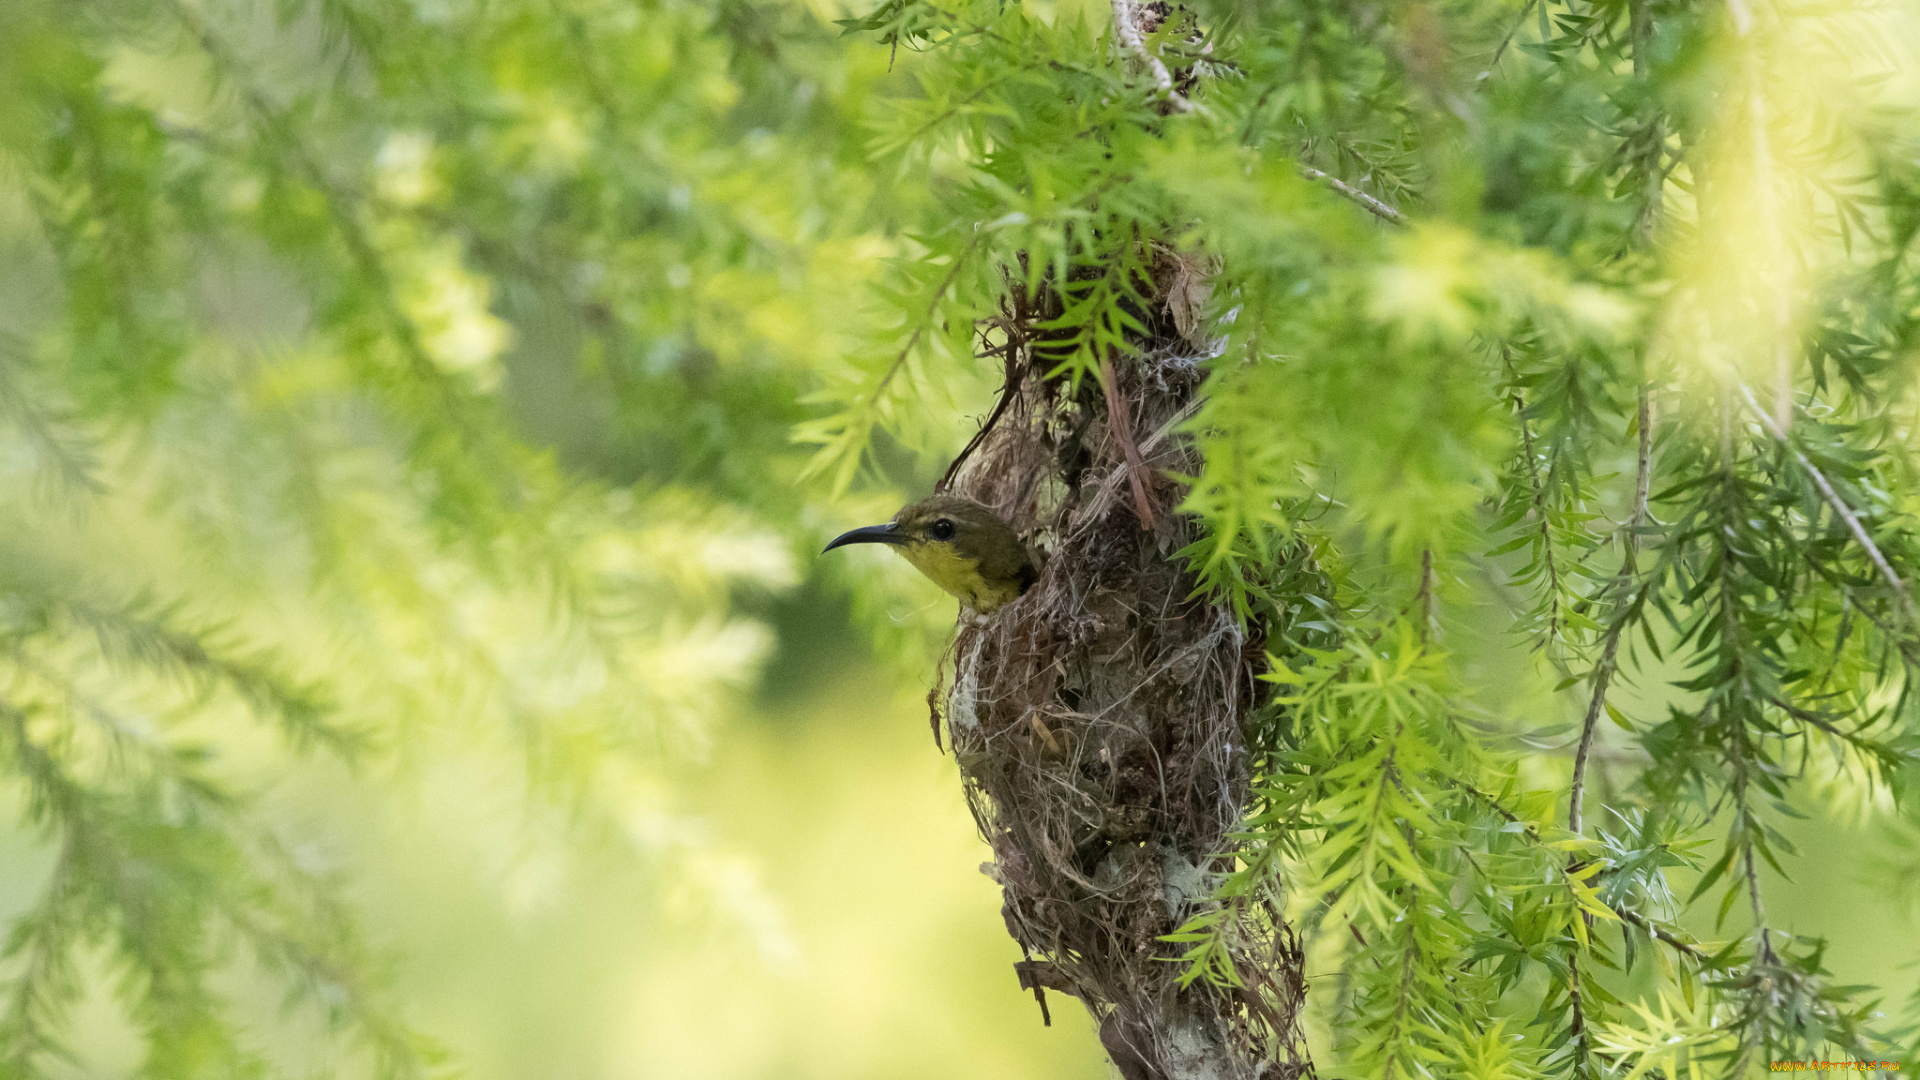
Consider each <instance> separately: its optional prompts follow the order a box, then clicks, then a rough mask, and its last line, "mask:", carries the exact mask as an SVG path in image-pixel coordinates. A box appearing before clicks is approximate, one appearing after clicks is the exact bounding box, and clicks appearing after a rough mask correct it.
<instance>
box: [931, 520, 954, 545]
mask: <svg viewBox="0 0 1920 1080" xmlns="http://www.w3.org/2000/svg"><path fill="white" fill-rule="evenodd" d="M929 531H931V532H932V533H933V538H934V539H935V540H951V539H953V522H951V521H948V520H947V519H946V518H941V519H940V520H939V521H936V522H934V523H933V528H932V529H931V530H929Z"/></svg>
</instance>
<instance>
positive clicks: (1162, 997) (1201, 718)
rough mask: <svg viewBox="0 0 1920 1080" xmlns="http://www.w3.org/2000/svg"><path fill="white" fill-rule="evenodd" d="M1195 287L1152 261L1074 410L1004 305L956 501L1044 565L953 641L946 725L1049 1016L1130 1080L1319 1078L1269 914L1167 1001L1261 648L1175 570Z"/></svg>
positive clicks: (1230, 810) (1023, 321)
mask: <svg viewBox="0 0 1920 1080" xmlns="http://www.w3.org/2000/svg"><path fill="white" fill-rule="evenodd" d="M1194 276H1195V275H1194V267H1193V264H1192V263H1191V262H1190V261H1188V260H1183V259H1180V258H1179V257H1178V256H1173V255H1171V254H1170V253H1167V254H1164V255H1163V257H1162V258H1161V259H1159V260H1158V264H1157V265H1156V268H1155V274H1154V277H1155V279H1156V280H1155V282H1154V283H1153V284H1154V290H1153V295H1155V296H1156V297H1158V298H1159V299H1158V301H1157V302H1156V303H1155V304H1154V312H1153V315H1152V317H1151V318H1149V319H1146V320H1143V321H1145V322H1146V323H1147V325H1148V326H1149V327H1150V332H1151V333H1152V335H1153V336H1152V338H1151V339H1150V340H1148V341H1146V342H1143V343H1142V348H1141V349H1140V351H1138V352H1136V353H1134V354H1131V355H1127V356H1120V357H1116V358H1114V359H1113V360H1110V361H1108V362H1107V363H1106V364H1104V365H1103V376H1104V377H1103V379H1102V383H1103V384H1104V385H1101V386H1095V385H1094V381H1093V380H1091V379H1088V380H1085V381H1083V383H1082V384H1081V386H1080V387H1079V388H1078V390H1075V389H1073V388H1071V387H1070V386H1068V385H1066V384H1065V383H1063V382H1061V381H1057V380H1056V381H1049V380H1047V379H1046V378H1044V376H1043V374H1042V373H1043V372H1044V371H1045V369H1046V368H1048V367H1050V366H1052V363H1053V360H1052V359H1051V358H1049V357H1048V356H1047V344H1046V342H1045V340H1044V339H1043V338H1041V337H1038V336H1036V332H1034V331H1033V330H1032V327H1034V326H1035V324H1036V323H1041V322H1044V321H1045V320H1046V318H1047V316H1048V315H1050V314H1053V312H1049V311H1047V310H1038V311H1036V310H1028V309H1027V308H1026V307H1025V305H1023V304H1022V303H1021V302H1020V290H1019V289H1018V288H1013V289H1010V290H1009V293H1010V296H1009V300H1008V304H1009V307H1008V308H1007V310H1006V311H1005V312H1004V313H1003V314H1004V315H1005V317H1004V318H1002V319H999V320H996V321H995V322H994V324H993V325H994V327H995V328H996V333H997V334H998V335H1004V337H1002V338H1001V342H1000V344H998V345H996V346H995V348H994V349H993V350H992V351H994V352H995V353H998V354H999V355H1002V356H1003V357H1004V358H1005V360H1006V363H1007V372H1008V379H1007V385H1006V388H1005V389H1004V391H1003V395H1002V398H1001V401H1000V404H999V406H998V407H997V408H996V409H995V411H994V413H993V415H992V417H991V418H990V420H989V422H988V425H987V426H986V427H985V428H983V430H982V432H981V435H980V437H979V438H978V439H976V440H975V444H974V445H972V446H970V447H969V448H968V451H967V452H966V453H964V454H963V455H962V459H961V460H957V461H956V462H955V468H954V469H953V470H952V471H951V472H950V474H949V480H950V483H951V488H952V490H954V491H955V492H957V493H959V494H962V495H965V496H967V497H969V498H972V499H975V500H978V501H979V502H981V503H983V504H985V505H986V506H989V507H991V508H993V509H994V510H995V511H997V512H998V513H1000V514H1001V515H1002V516H1003V517H1004V518H1005V519H1006V520H1007V521H1008V522H1009V523H1011V524H1012V525H1013V527H1014V529H1015V530H1016V531H1017V532H1018V533H1019V534H1020V535H1021V536H1022V538H1024V539H1026V540H1027V541H1028V542H1029V543H1031V544H1032V545H1033V546H1034V548H1035V549H1036V550H1037V551H1039V552H1040V553H1042V554H1043V556H1044V562H1043V564H1042V568H1041V571H1040V577H1039V579H1038V580H1037V581H1036V582H1035V583H1034V585H1033V587H1032V588H1030V589H1029V590H1028V591H1027V592H1026V594H1025V595H1024V596H1022V597H1021V598H1020V599H1019V600H1017V601H1015V602H1013V603H1011V604H1009V605H1007V606H1005V607H1003V608H1001V609H1000V610H999V611H997V612H995V613H994V614H993V615H992V616H990V617H985V618H978V617H976V618H974V619H973V620H972V621H966V620H963V623H962V625H961V627H960V629H959V632H958V633H957V634H956V636H955V637H954V640H953V642H952V644H951V646H950V647H949V652H948V656H947V661H948V663H949V664H950V665H951V670H952V679H951V683H950V685H949V686H948V688H947V690H946V693H945V703H944V704H945V707H944V709H943V710H939V709H937V713H938V712H943V713H944V718H945V721H946V728H947V732H948V737H949V739H950V741H951V745H952V748H953V752H954V756H955V757H956V759H957V760H958V761H959V764H960V770H961V773H962V776H963V777H964V780H965V784H966V791H967V800H968V804H969V806H970V807H971V808H972V810H973V815H974V820H975V821H976V822H977V823H978V825H979V827H980V833H981V835H982V836H983V837H984V838H985V839H986V841H987V843H988V844H990V845H992V847H993V854H994V861H993V862H992V863H990V864H988V865H987V866H986V867H984V868H983V869H984V870H985V871H986V872H987V873H988V874H989V875H990V876H992V877H993V879H994V880H995V881H997V882H998V883H999V884H1000V886H1001V888H1002V890H1003V894H1004V897H1005V904H1004V906H1003V908H1002V914H1003V915H1004V917H1005V919H1006V923H1007V929H1008V931H1009V932H1010V933H1011V934H1012V935H1013V937H1014V939H1015V940H1016V941H1018V942H1019V943H1020V946H1021V949H1022V950H1023V951H1024V952H1025V953H1026V954H1027V955H1028V957H1029V959H1028V960H1027V961H1026V962H1024V963H1022V964H1021V965H1019V969H1020V977H1021V983H1022V985H1023V986H1025V987H1028V988H1031V989H1033V991H1034V993H1035V996H1036V997H1038V998H1039V999H1040V1001H1041V1008H1042V1009H1043V1010H1044V1009H1045V1008H1046V1000H1045V993H1044V992H1045V990H1048V989H1051V990H1055V991H1059V992H1062V993H1067V994H1071V995H1073V996H1075V997H1077V998H1079V999H1080V1000H1081V1001H1082V1002H1083V1003H1084V1004H1085V1005H1086V1006H1087V1008H1088V1009H1089V1010H1090V1011H1091V1012H1092V1013H1093V1014H1094V1015H1095V1016H1096V1017H1097V1018H1098V1019H1099V1021H1100V1038H1101V1042H1102V1043H1103V1044H1104V1045H1105V1047H1106V1049H1107V1052H1108V1053H1109V1055H1110V1056H1111V1057H1112V1058H1113V1061H1114V1064H1115V1065H1116V1066H1117V1067H1118V1069H1119V1070H1120V1073H1121V1075H1122V1076H1123V1077H1124V1078H1125V1080H1280V1078H1292V1077H1298V1076H1302V1075H1310V1074H1311V1071H1312V1066H1311V1065H1310V1064H1309V1062H1308V1060H1307V1057H1306V1051H1305V1046H1304V1043H1303V1041H1302V1039H1301V1037H1300V1031H1299V1025H1298V1018H1299V1011H1300V1007H1301V1003H1302V1000H1303V997H1304V994H1305V989H1306V987H1305V982H1304V980H1303V979H1302V977H1301V957H1300V949H1299V942H1298V939H1297V938H1296V937H1295V936H1294V935H1293V934H1292V932H1291V931H1290V930H1289V929H1288V928H1287V926H1286V924H1285V923H1284V921H1283V920H1282V918H1281V916H1280V913H1279V911H1278V910H1276V909H1274V908H1273V907H1272V905H1271V903H1269V904H1261V905H1255V907H1254V909H1253V910H1251V911H1244V912H1243V913H1242V914H1241V915H1240V916H1239V917H1238V918H1237V919H1236V922H1235V924H1234V925H1233V926H1232V927H1230V928H1229V934H1228V940H1229V941H1230V942H1231V943H1232V952H1233V956H1232V962H1233V966H1234V968H1235V969H1236V970H1237V971H1238V973H1239V975H1240V981H1241V983H1242V985H1241V986H1237V987H1230V988H1220V987H1214V986H1209V985H1207V984H1206V983H1204V982H1199V983H1195V984H1194V985H1192V986H1190V987H1187V988H1184V989H1183V988H1181V987H1180V985H1179V977H1180V975H1181V973H1182V971H1183V970H1184V969H1185V965H1184V964H1181V963H1177V962H1170V961H1174V960H1176V959H1177V958H1178V957H1179V955H1180V952H1181V950H1182V947H1181V946H1178V945H1173V944H1169V943H1167V942H1164V941H1162V940H1161V938H1162V937H1163V936H1164V935H1166V934H1169V933H1171V932H1173V931H1174V930H1176V929H1178V928H1179V927H1180V926H1181V925H1182V924H1184V923H1185V922H1187V921H1188V920H1189V919H1191V918H1193V917H1195V916H1197V915H1202V914H1205V913H1208V912H1211V911H1214V910H1215V909H1216V908H1217V907H1218V905H1217V904H1216V903H1215V902H1214V901H1213V900H1212V899H1211V897H1212V892H1213V888H1214V886H1215V885H1216V884H1217V883H1218V881H1219V880H1220V877H1221V875H1222V874H1224V873H1226V872H1227V871H1229V870H1230V869H1231V868H1232V866H1233V862H1234V854H1233V851H1234V847H1235V840H1234V833H1235V830H1236V828H1237V827H1238V825H1239V823H1240V821H1241V818H1242V815H1243V813H1244V811H1245V807H1246V804H1247V797H1248V776H1247V773H1248V767H1247V760H1248V754H1247V738H1246V735H1245V734H1244V732H1243V725H1244V723H1245V722H1246V720H1247V716H1248V713H1249V711H1250V709H1251V708H1252V707H1253V706H1254V705H1255V703H1256V694H1257V687H1258V684H1257V683H1256V682H1255V681H1254V678H1253V676H1254V673H1255V669H1254V663H1255V661H1256V660H1257V658H1258V657H1259V656H1260V654H1261V648H1260V646H1261V644H1262V643H1261V642H1260V641H1257V640H1254V641H1250V640H1248V637H1247V634H1246V633H1245V632H1244V631H1243V630H1242V629H1241V627H1240V625H1239V624H1238V622H1237V621H1236V620H1235V618H1234V617H1233V613H1232V612H1231V611H1230V610H1229V609H1227V608H1226V607H1225V606H1223V605H1220V604H1215V603H1210V602H1208V601H1206V600H1205V599H1201V598H1193V597H1192V595H1191V594H1192V593H1193V591H1194V580H1193V578H1192V576H1191V575H1189V574H1188V573H1186V572H1185V570H1184V569H1183V566H1182V561H1181V560H1180V559H1179V558H1178V557H1177V555H1176V553H1177V552H1179V551H1180V550H1181V549H1182V548H1184V547H1186V546H1187V545H1188V544H1189V543H1191V542H1193V541H1194V540H1195V539H1197V538H1198V535H1197V528H1196V526H1195V524H1194V523H1193V521H1192V520H1191V519H1190V518H1188V517H1186V516H1184V515H1181V514H1178V513H1175V512H1174V509H1173V508H1174V505H1175V504H1176V503H1177V502H1178V498H1179V495H1178V492H1177V491H1176V490H1175V488H1174V486H1173V485H1172V483H1171V482H1169V481H1168V480H1167V479H1166V478H1165V477H1166V475H1168V474H1174V475H1179V474H1185V475H1193V474H1194V473H1196V472H1198V471H1199V469H1198V466H1199V461H1198V458H1197V455H1196V453H1195V451H1194V449H1193V447H1192V445H1191V444H1190V442H1189V441H1188V440H1187V439H1186V438H1185V437H1184V436H1183V435H1182V433H1181V431H1180V425H1181V422H1182V421H1183V420H1185V419H1186V418H1187V417H1188V416H1190V415H1191V414H1192V412H1193V410H1194V409H1195V408H1196V406H1197V397H1196V394H1197V391H1198V387H1199V382H1200V379H1201V375H1202V371H1201V367H1200V364H1199V362H1198V361H1197V360H1196V359H1195V358H1194V356H1193V354H1194V353H1195V352H1196V351H1203V350H1202V349H1196V347H1195V346H1194V345H1193V344H1192V342H1191V341H1189V340H1188V335H1189V334H1190V333H1191V324H1192V319H1191V308H1190V306H1188V305H1190V303H1191V300H1192V296H1193V291H1194V288H1195V286H1194V285H1193V280H1192V279H1193V277H1194ZM1039 306H1040V307H1041V308H1042V309H1044V308H1047V307H1051V306H1052V305H1051V304H1049V303H1047V302H1046V301H1045V300H1044V299H1043V301H1042V302H1041V304H1040V305H1039ZM1183 314H1185V315H1187V316H1188V317H1187V318H1184V319H1183V318H1180V316H1181V315H1183ZM1181 324H1186V325H1181ZM1036 361H1037V362H1036ZM929 700H930V701H934V702H936V703H937V702H939V701H940V690H939V689H938V688H936V690H935V692H934V695H933V697H931V698H930V699H929ZM938 719H939V716H938V715H936V722H937V721H938Z"/></svg>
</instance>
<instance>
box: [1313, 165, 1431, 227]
mask: <svg viewBox="0 0 1920 1080" xmlns="http://www.w3.org/2000/svg"><path fill="white" fill-rule="evenodd" d="M1300 175H1301V176H1304V177H1306V178H1307V179H1309V180H1318V181H1320V182H1321V183H1323V184H1325V185H1327V186H1328V187H1330V188H1332V189H1333V190H1335V191H1337V192H1339V193H1340V194H1342V195H1345V196H1346V197H1347V198H1349V199H1352V200H1353V201H1354V202H1356V203H1359V204H1360V205H1361V206H1362V207H1364V208H1365V209H1366V210H1367V211H1368V212H1369V213H1372V214H1373V215H1374V216H1375V217H1378V218H1379V219H1380V220H1382V221H1390V222H1392V223H1394V224H1395V225H1405V224H1406V223H1407V216H1406V215H1405V214H1402V213H1401V212H1400V211H1398V210H1395V209H1394V208H1393V207H1391V206H1388V205H1387V204H1386V203H1383V202H1381V201H1380V200H1379V199H1376V198H1374V197H1373V196H1371V195H1369V194H1367V193H1366V192H1364V191H1361V190H1360V189H1359V188H1357V187H1354V186H1353V185H1352V184H1349V183H1347V182H1346V181H1344V180H1341V179H1339V178H1337V177H1333V176H1329V175H1328V174H1326V173H1324V172H1321V171H1320V170H1319V169H1316V168H1314V167H1313V166H1311V165H1302V166H1300Z"/></svg>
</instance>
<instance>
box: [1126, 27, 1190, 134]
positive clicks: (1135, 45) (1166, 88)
mask: <svg viewBox="0 0 1920 1080" xmlns="http://www.w3.org/2000/svg"><path fill="white" fill-rule="evenodd" d="M1136 11H1137V9H1136V8H1135V7H1134V6H1133V0H1113V32H1114V33H1116V34H1118V35H1119V36H1120V44H1122V45H1124V46H1126V49H1127V51H1128V52H1130V53H1132V54H1134V55H1135V56H1138V57H1139V58H1140V59H1141V60H1142V61H1143V62H1145V63H1146V65H1147V70H1149V71H1151V72H1153V85H1154V86H1156V87H1158V88H1159V90H1160V96H1161V97H1164V98H1166V99H1167V100H1168V101H1170V102H1172V103H1173V107H1174V108H1176V109H1178V110H1180V111H1181V112H1191V111H1192V110H1193V102H1191V101H1188V100H1187V99H1186V98H1184V97H1182V96H1180V94H1179V93H1177V92H1175V90H1174V89H1173V73H1172V72H1170V71H1168V70H1167V65H1166V64H1165V63H1163V62H1162V61H1161V59H1160V58H1159V57H1158V56H1155V55H1154V54H1153V53H1151V52H1149V51H1148V50H1147V43H1146V42H1145V41H1142V40H1141V39H1140V23H1139V21H1138V20H1139V16H1138V15H1137V14H1136Z"/></svg>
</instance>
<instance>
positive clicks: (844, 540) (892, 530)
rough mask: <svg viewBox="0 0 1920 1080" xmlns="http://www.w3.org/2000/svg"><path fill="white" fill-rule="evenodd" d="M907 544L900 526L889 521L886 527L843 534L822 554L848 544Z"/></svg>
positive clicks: (869, 526)
mask: <svg viewBox="0 0 1920 1080" xmlns="http://www.w3.org/2000/svg"><path fill="white" fill-rule="evenodd" d="M905 543H907V534H906V533H903V532H901V531H900V526H899V525H898V524H896V523H894V522H891V521H889V522H887V523H886V524H885V525H868V526H866V527H864V528H859V529H854V530H852V531H851V532H843V533H841V534H840V535H839V536H836V537H834V538H833V543H831V544H828V545H827V546H826V547H824V548H821V549H820V554H822V555H825V554H826V553H827V552H829V551H832V550H833V549H834V548H837V547H845V546H847V545H848V544H905Z"/></svg>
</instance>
